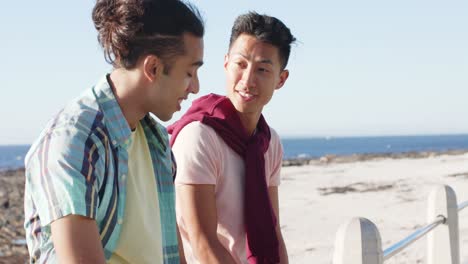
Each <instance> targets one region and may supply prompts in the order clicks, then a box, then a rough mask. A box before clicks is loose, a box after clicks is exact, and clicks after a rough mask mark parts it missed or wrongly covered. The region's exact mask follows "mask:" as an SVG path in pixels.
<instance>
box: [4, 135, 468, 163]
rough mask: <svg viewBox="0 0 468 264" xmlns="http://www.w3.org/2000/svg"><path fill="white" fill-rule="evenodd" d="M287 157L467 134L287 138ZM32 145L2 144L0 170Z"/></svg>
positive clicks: (451, 145)
mask: <svg viewBox="0 0 468 264" xmlns="http://www.w3.org/2000/svg"><path fill="white" fill-rule="evenodd" d="M282 144H283V148H284V159H295V158H318V157H322V156H325V155H338V156H341V155H351V154H382V153H405V152H423V151H434V152H443V151H449V150H467V151H468V134H467V135H431V136H384V137H313V138H284V139H282ZM29 147H30V146H29V145H9V146H0V170H2V171H4V170H9V169H18V168H22V167H24V157H25V155H26V153H27V151H28V149H29Z"/></svg>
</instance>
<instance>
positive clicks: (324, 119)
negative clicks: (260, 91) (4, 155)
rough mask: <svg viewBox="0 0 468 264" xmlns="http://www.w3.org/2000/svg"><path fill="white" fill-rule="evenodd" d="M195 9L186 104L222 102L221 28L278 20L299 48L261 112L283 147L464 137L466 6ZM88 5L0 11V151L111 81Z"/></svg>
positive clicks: (243, 0) (398, 1)
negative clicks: (244, 19)
mask: <svg viewBox="0 0 468 264" xmlns="http://www.w3.org/2000/svg"><path fill="white" fill-rule="evenodd" d="M192 3H194V4H195V5H197V6H198V7H199V9H200V11H201V12H202V14H203V16H204V19H205V21H206V35H205V65H204V66H203V67H202V68H201V70H200V82H201V91H200V93H199V94H197V95H195V96H192V99H193V98H197V97H199V96H201V95H204V94H207V93H210V92H216V93H221V94H223V93H224V72H223V68H222V63H223V56H224V54H225V52H226V50H227V45H228V39H229V33H230V28H231V26H232V23H233V21H234V19H235V17H236V16H237V15H239V14H241V13H244V12H247V11H249V10H255V11H257V12H260V13H266V14H269V15H273V16H276V17H278V18H280V19H281V20H282V21H283V22H284V23H285V24H286V25H288V26H289V27H290V29H291V30H292V33H293V34H294V35H295V36H296V37H297V39H298V40H299V41H298V43H297V45H295V46H293V49H292V54H291V58H290V61H289V66H288V68H289V70H290V77H289V80H288V81H287V83H286V85H285V86H284V87H283V88H282V89H281V90H279V91H278V92H276V94H275V96H274V97H273V100H272V101H271V102H270V105H268V106H267V107H266V108H265V111H264V113H265V116H266V117H267V120H268V121H269V123H270V125H271V126H273V127H274V128H275V129H276V130H277V131H278V132H279V133H280V135H281V136H283V137H292V136H368V135H414V134H456V133H468V122H467V121H466V120H467V118H468V106H466V101H467V100H468V16H467V14H468V1H465V0H459V1H451V0H446V1H442V0H439V1H431V0H426V1H422V0H405V1H403V0H394V1H375V0H374V1H371V0H354V1H345V0H339V1H313V0H312V1H306V0H301V1H297V0H289V1H264V0H257V1H248V0H238V1H207V0H205V1H192ZM93 5H94V1H91V0H81V1H58V0H49V1H39V2H37V1H29V2H28V3H26V2H24V1H9V2H7V3H5V4H4V5H3V6H2V8H1V10H0V25H1V26H0V35H1V36H2V37H1V41H0V45H1V46H0V47H1V51H0V54H1V55H2V56H1V57H2V63H0V72H1V74H0V84H1V85H0V87H1V88H0V89H1V91H2V96H1V97H0V116H1V118H2V121H3V122H2V126H1V128H2V129H1V130H0V145H3V144H30V143H31V142H32V141H33V140H34V139H35V138H36V137H37V135H38V134H39V132H40V131H41V129H42V128H43V127H44V125H45V124H46V122H47V120H49V119H50V118H51V117H52V116H53V115H54V114H55V113H56V112H57V111H58V110H59V109H60V108H62V107H63V106H64V105H65V104H66V103H67V102H68V101H70V100H71V99H73V98H74V97H76V96H78V95H79V94H80V93H81V92H82V91H83V90H85V89H87V88H89V87H91V86H92V85H93V84H94V82H95V81H96V80H98V79H99V78H100V76H102V75H103V74H105V73H106V72H108V71H110V70H111V67H110V66H109V65H107V64H106V63H105V61H104V57H103V55H102V52H101V49H100V47H99V45H98V43H97V40H96V36H97V34H96V32H95V29H94V26H93V24H92V21H91V10H92V7H93ZM189 104H190V103H189V102H185V105H184V107H183V109H182V111H184V110H186V109H187V108H188V106H189ZM178 117H180V114H176V115H175V119H173V120H176V119H177V118H178ZM170 123H171V122H168V123H166V124H170Z"/></svg>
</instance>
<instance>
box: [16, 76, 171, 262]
mask: <svg viewBox="0 0 468 264" xmlns="http://www.w3.org/2000/svg"><path fill="white" fill-rule="evenodd" d="M140 122H141V125H142V127H143V129H144V132H145V136H146V139H147V142H148V147H149V150H150V154H151V160H152V161H153V167H154V175H155V176H156V183H157V186H156V188H157V191H158V198H159V208H160V215H161V227H162V228H161V230H162V237H161V240H162V245H163V254H164V263H165V264H167V263H179V255H178V246H177V233H176V219H175V209H174V206H175V201H174V184H173V175H174V173H175V165H174V164H175V163H174V162H173V156H172V152H171V149H170V147H169V144H168V136H167V132H166V129H165V128H164V127H163V126H161V125H160V124H158V123H157V122H156V121H155V120H154V119H153V118H152V117H151V116H149V115H146V116H145V117H144V118H143V119H142V120H141V121H140ZM130 140H131V130H130V127H129V126H128V123H127V121H126V119H125V118H124V116H123V114H122V110H121V109H120V107H119V104H118V103H117V101H116V99H115V96H114V94H113V92H112V89H111V87H110V85H109V83H108V80H107V77H104V78H102V79H101V80H100V81H99V82H98V84H97V85H96V86H94V87H93V88H92V89H90V90H88V91H86V92H85V93H84V94H83V95H82V96H80V97H79V98H78V99H76V100H74V101H73V102H72V103H70V104H69V105H68V106H67V107H65V108H64V109H63V110H62V111H61V112H59V113H58V114H57V115H56V116H55V117H54V118H53V119H52V120H51V121H50V122H49V124H48V125H47V126H46V128H45V129H44V130H43V131H42V133H41V135H40V136H39V138H38V139H37V140H36V142H35V143H34V144H33V145H32V147H31V149H30V150H29V152H28V154H27V156H26V159H25V167H26V187H25V188H26V189H25V197H24V199H25V201H24V207H25V222H24V227H25V229H26V240H27V244H28V250H29V254H30V262H31V263H46V262H47V263H49V262H51V263H54V262H56V261H57V259H56V255H55V250H54V245H53V242H52V239H51V229H50V224H51V222H53V221H54V220H57V219H59V218H61V217H64V216H66V215H70V214H74V215H82V216H86V217H89V218H92V219H95V220H96V223H97V225H98V228H99V233H100V236H101V242H102V245H103V248H104V254H105V256H106V259H109V258H110V256H111V255H112V253H113V251H114V249H115V247H116V245H117V241H118V239H119V235H120V230H121V225H122V220H123V219H124V210H125V200H126V182H127V181H126V177H127V173H128V151H127V148H128V146H129V144H130ZM145 202H150V201H145Z"/></svg>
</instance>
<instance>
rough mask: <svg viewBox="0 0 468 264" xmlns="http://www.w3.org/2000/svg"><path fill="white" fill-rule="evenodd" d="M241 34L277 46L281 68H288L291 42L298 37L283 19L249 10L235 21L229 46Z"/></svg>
mask: <svg viewBox="0 0 468 264" xmlns="http://www.w3.org/2000/svg"><path fill="white" fill-rule="evenodd" d="M241 34H248V35H252V36H254V37H255V38H257V39H258V40H260V41H263V42H265V43H269V44H271V45H273V46H275V47H277V48H278V50H279V56H280V61H281V68H282V69H284V68H286V65H287V64H288V60H289V54H290V53H291V43H293V42H294V41H296V38H295V37H294V36H293V35H292V34H291V30H289V28H288V27H287V26H286V25H285V24H284V23H283V22H281V20H279V19H277V18H276V17H271V16H268V15H260V14H258V13H256V12H248V13H247V14H243V15H240V16H238V17H237V18H236V20H235V21H234V25H233V26H232V30H231V38H230V40H229V48H231V46H232V44H233V43H234V41H236V39H237V38H238V37H239V36H240V35H241Z"/></svg>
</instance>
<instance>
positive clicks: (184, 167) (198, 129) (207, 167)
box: [172, 122, 221, 185]
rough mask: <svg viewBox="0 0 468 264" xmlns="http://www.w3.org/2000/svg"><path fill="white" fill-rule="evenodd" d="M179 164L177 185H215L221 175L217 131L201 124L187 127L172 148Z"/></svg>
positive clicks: (195, 123) (193, 123) (197, 123)
mask: <svg viewBox="0 0 468 264" xmlns="http://www.w3.org/2000/svg"><path fill="white" fill-rule="evenodd" d="M172 150H173V152H174V156H175V160H176V163H177V174H176V179H175V184H176V185H180V184H213V185H216V183H217V181H218V178H219V177H218V175H219V171H220V168H219V165H218V164H217V161H219V159H220V158H221V157H220V152H219V142H218V141H216V139H215V131H214V130H213V129H212V128H210V127H208V126H206V125H204V124H202V123H200V122H192V123H190V124H188V125H186V126H185V127H184V128H183V129H182V130H181V131H180V132H179V134H178V136H177V139H176V141H175V142H174V145H173V146H172Z"/></svg>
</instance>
